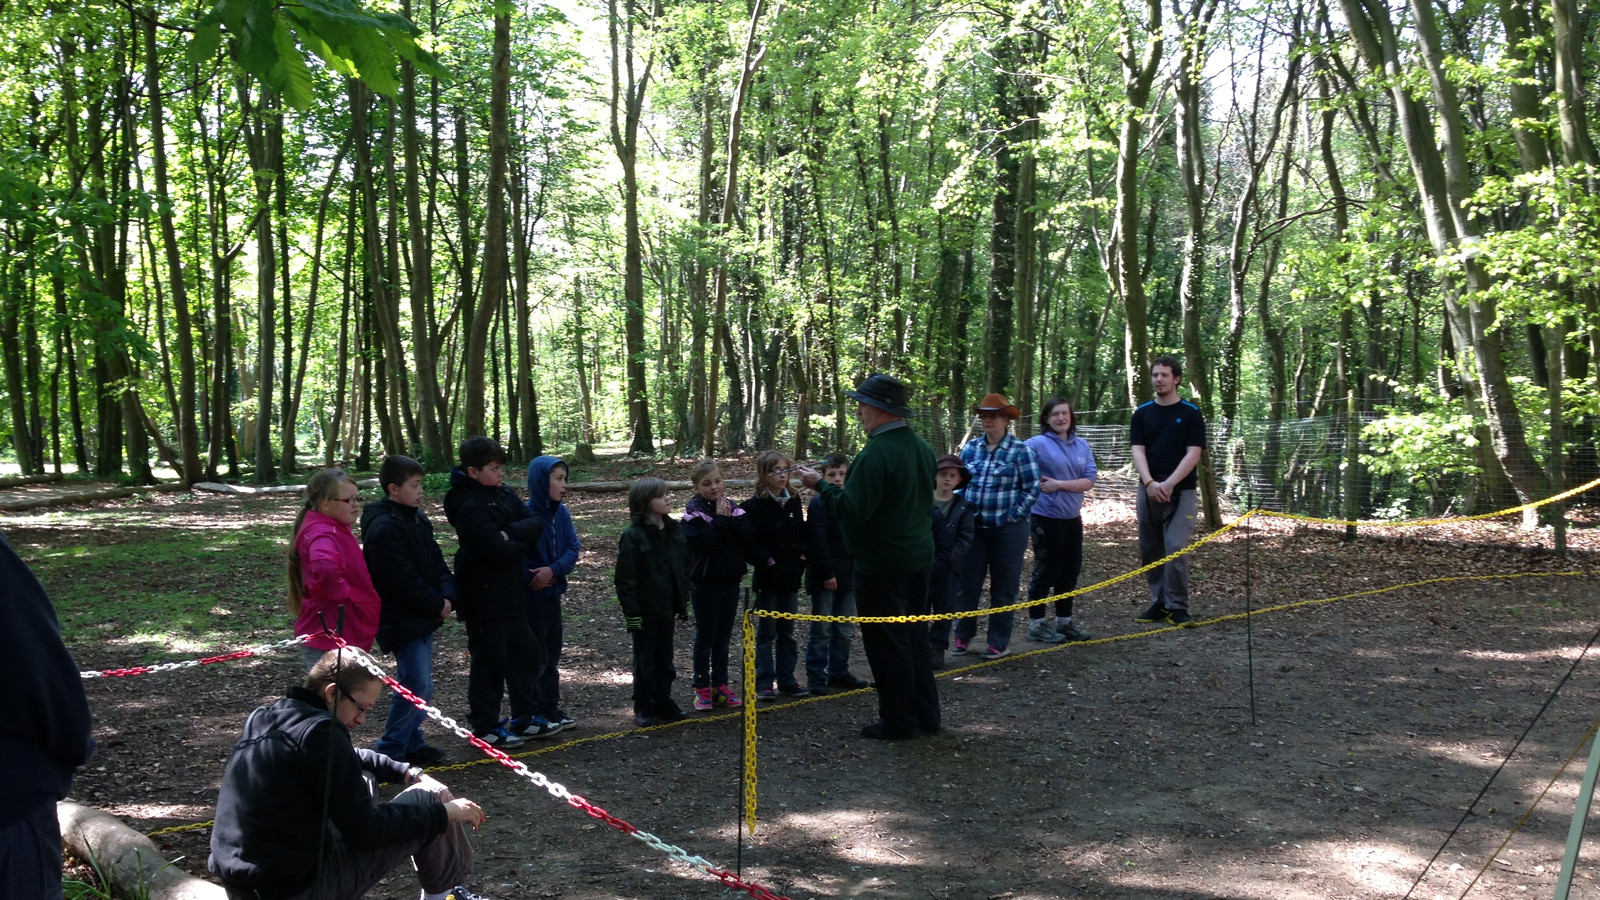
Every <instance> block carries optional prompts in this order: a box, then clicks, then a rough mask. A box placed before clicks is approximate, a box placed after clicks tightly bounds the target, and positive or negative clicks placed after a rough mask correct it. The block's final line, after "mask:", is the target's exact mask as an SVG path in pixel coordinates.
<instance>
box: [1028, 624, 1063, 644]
mask: <svg viewBox="0 0 1600 900" xmlns="http://www.w3.org/2000/svg"><path fill="white" fill-rule="evenodd" d="M1066 639H1067V637H1066V635H1064V634H1060V633H1058V632H1057V631H1056V630H1055V629H1054V628H1051V627H1050V622H1049V620H1047V619H1034V620H1033V624H1031V625H1029V626H1028V640H1030V641H1033V642H1034V643H1036V644H1059V643H1061V642H1062V641H1065V640H1066Z"/></svg>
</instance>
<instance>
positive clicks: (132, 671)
mask: <svg viewBox="0 0 1600 900" xmlns="http://www.w3.org/2000/svg"><path fill="white" fill-rule="evenodd" d="M307 637H309V635H303V634H302V635H298V636H296V637H292V638H289V639H288V640H286V641H277V642H275V643H271V644H262V645H260V646H258V647H246V648H244V649H243V650H235V651H234V652H232V653H224V654H222V655H221V656H207V657H205V658H203V659H186V660H184V661H182V662H170V663H161V664H159V665H154V666H133V667H131V668H127V669H105V670H102V671H99V672H79V673H78V675H79V676H81V677H83V678H85V679H89V678H123V677H126V676H128V675H151V674H154V673H156V672H171V671H173V670H174V669H192V668H194V667H196V666H209V665H212V664H214V663H220V662H228V661H230V660H235V659H248V658H250V657H252V656H259V655H260V654H262V653H267V652H269V651H272V650H281V649H283V648H284V647H293V646H295V645H296V644H303V643H305V642H306V638H307Z"/></svg>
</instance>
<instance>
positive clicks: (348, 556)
mask: <svg viewBox="0 0 1600 900" xmlns="http://www.w3.org/2000/svg"><path fill="white" fill-rule="evenodd" d="M294 548H295V552H296V553H298V554H299V555H300V578H301V581H302V587H303V591H304V592H303V593H302V595H301V598H300V615H299V617H297V618H296V619H295V620H294V633H295V634H297V635H300V634H309V635H314V636H313V637H312V638H310V639H309V640H307V641H306V646H307V647H312V648H315V649H317V650H332V649H333V648H334V647H337V646H338V644H335V643H334V642H333V640H332V639H331V638H329V637H327V636H325V635H323V634H322V623H323V620H324V619H326V620H327V623H328V627H329V628H337V627H338V624H339V605H340V604H344V639H345V641H346V642H348V643H349V644H350V645H351V646H354V647H360V648H361V649H362V650H371V649H372V640H373V638H374V637H376V636H377V634H378V611H379V609H380V608H381V605H382V604H381V601H379V600H378V592H377V591H376V590H374V589H373V587H372V576H371V575H370V574H368V573H367V561H366V559H365V558H364V557H363V556H362V555H361V545H360V544H358V543H356V537H355V535H354V534H352V533H351V532H350V529H349V528H347V527H346V526H344V525H342V524H340V523H339V522H337V521H335V520H334V519H331V518H329V517H327V516H325V515H323V514H322V513H320V512H317V511H316V510H314V509H312V510H307V511H306V517H305V521H304V522H302V523H301V525H300V533H299V534H297V535H295V539H294ZM318 613H321V614H322V615H321V616H320V617H319V616H318V615H317V614H318Z"/></svg>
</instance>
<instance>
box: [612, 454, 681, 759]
mask: <svg viewBox="0 0 1600 900" xmlns="http://www.w3.org/2000/svg"><path fill="white" fill-rule="evenodd" d="M628 515H629V517H630V518H631V519H632V520H633V524H632V525H629V526H628V528H627V530H626V531H624V532H622V538H621V539H620V540H619V541H618V543H617V567H616V572H615V574H614V575H613V577H612V582H613V583H614V584H615V585H616V587H617V602H619V603H621V604H622V617H623V622H624V623H625V624H626V625H627V626H628V633H629V634H630V635H631V636H632V637H633V718H634V721H635V722H637V723H638V725H639V727H640V728H644V727H647V726H650V725H662V724H665V723H667V722H680V721H682V720H683V719H685V718H687V717H688V714H687V713H685V712H684V711H683V710H682V709H681V708H679V706H678V704H677V703H676V702H674V701H673V699H672V682H673V679H674V678H676V677H677V671H676V670H675V669H674V668H673V667H672V628H673V624H674V623H673V617H674V616H676V617H677V618H681V619H685V620H687V619H688V618H689V606H688V604H689V543H688V541H687V539H686V538H684V536H683V529H682V528H681V527H679V525H678V523H677V522H676V521H674V520H673V518H672V517H671V516H670V515H668V508H667V483H666V482H664V481H662V480H661V479H659V478H641V479H639V480H638V481H635V482H634V483H633V486H632V487H631V488H629V489H628Z"/></svg>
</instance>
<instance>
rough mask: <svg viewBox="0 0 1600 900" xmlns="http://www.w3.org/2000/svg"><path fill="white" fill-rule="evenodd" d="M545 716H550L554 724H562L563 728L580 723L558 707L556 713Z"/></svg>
mask: <svg viewBox="0 0 1600 900" xmlns="http://www.w3.org/2000/svg"><path fill="white" fill-rule="evenodd" d="M545 718H548V719H549V720H550V721H551V722H552V723H553V724H556V725H560V726H561V727H562V728H571V727H573V726H574V725H577V724H578V720H577V719H574V718H573V717H572V716H570V715H568V714H567V711H566V710H564V709H557V710H556V714H555V715H553V716H546V717H545Z"/></svg>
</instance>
